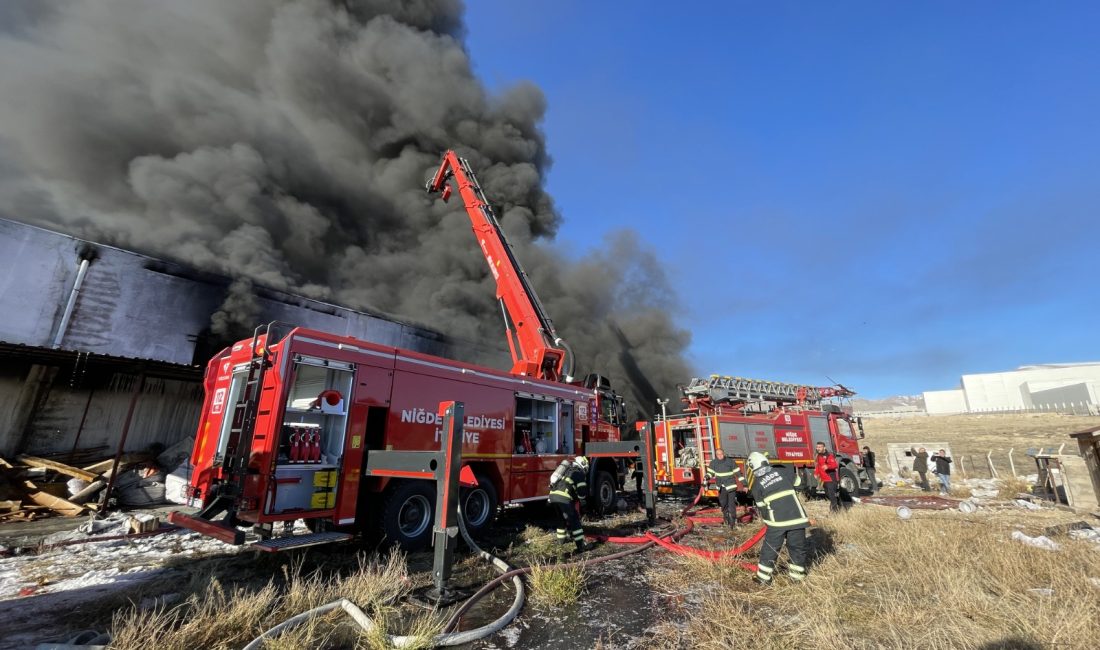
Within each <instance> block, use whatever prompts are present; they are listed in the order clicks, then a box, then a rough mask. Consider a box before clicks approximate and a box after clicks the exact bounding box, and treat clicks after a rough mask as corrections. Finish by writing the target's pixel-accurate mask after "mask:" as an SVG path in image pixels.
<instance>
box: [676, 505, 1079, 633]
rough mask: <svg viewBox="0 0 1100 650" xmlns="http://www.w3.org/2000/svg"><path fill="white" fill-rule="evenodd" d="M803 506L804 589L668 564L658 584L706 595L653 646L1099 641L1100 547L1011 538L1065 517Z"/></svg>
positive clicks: (680, 562) (687, 563) (696, 565)
mask: <svg viewBox="0 0 1100 650" xmlns="http://www.w3.org/2000/svg"><path fill="white" fill-rule="evenodd" d="M810 505H811V515H812V516H815V517H816V518H817V520H818V522H819V524H820V525H819V527H818V528H817V529H815V530H813V531H812V534H811V540H812V543H813V546H814V547H815V554H816V556H817V559H816V560H815V561H814V562H813V563H812V564H811V570H810V578H809V579H808V580H807V581H806V583H804V584H796V583H790V582H788V581H787V580H786V579H785V578H784V577H779V578H777V579H776V583H777V584H776V585H775V586H773V587H771V588H767V589H762V588H759V587H757V586H756V585H754V584H752V583H751V582H750V577H751V576H750V575H749V574H748V573H747V572H745V571H742V570H740V569H737V568H732V567H731V568H728V569H727V568H724V567H716V566H713V565H711V566H708V565H707V563H701V562H699V561H697V560H695V559H687V558H683V559H682V558H669V559H668V564H669V566H668V567H667V568H666V569H665V570H664V575H663V576H661V577H658V578H657V579H658V580H659V581H662V582H659V584H661V583H663V584H670V582H669V581H670V580H673V579H674V578H675V579H676V580H678V581H681V582H682V583H683V584H685V585H696V586H700V585H701V587H699V589H698V592H699V593H701V595H702V597H701V603H700V604H699V605H698V606H696V607H693V608H692V609H691V611H690V616H689V617H688V619H687V621H686V627H683V626H680V627H677V626H673V625H669V626H667V629H666V630H665V632H666V634H665V636H663V637H661V638H660V641H659V643H658V645H660V646H661V647H675V646H677V645H679V646H680V647H693V648H695V647H698V648H729V647H737V646H738V645H739V644H740V643H741V642H743V641H744V639H745V634H746V631H749V630H751V631H752V636H753V645H754V646H757V647H767V648H817V647H822V648H824V647H847V648H882V647H890V648H892V647H911V646H920V647H923V648H1002V647H1037V648H1039V647H1041V648H1047V647H1058V648H1088V647H1094V643H1095V640H1096V639H1097V638H1100V586H1098V585H1097V584H1096V583H1094V582H1092V581H1091V580H1090V579H1092V580H1097V581H1100V551H1098V550H1097V548H1096V546H1095V545H1094V544H1090V543H1087V542H1078V541H1074V540H1071V539H1069V538H1068V537H1062V538H1059V539H1058V540H1057V541H1058V543H1059V544H1061V545H1062V550H1061V551H1058V552H1050V551H1045V550H1041V549H1036V548H1032V547H1029V546H1026V545H1024V544H1020V543H1018V542H1016V541H1013V540H1011V539H1010V538H1009V534H1010V533H1011V531H1012V530H1014V529H1015V528H1017V527H1021V526H1022V527H1023V529H1024V531H1025V532H1027V533H1028V534H1031V535H1035V534H1038V533H1041V532H1042V529H1043V528H1044V527H1045V526H1049V525H1050V524H1052V523H1056V522H1064V521H1067V520H1072V519H1073V518H1074V515H1072V514H1069V513H1065V512H1062V511H1057V510H1053V509H1050V510H1044V511H1040V512H1036V513H1031V512H1027V513H1025V512H1023V511H1021V510H1019V509H1016V508H1011V509H1009V508H1004V509H997V508H983V509H981V510H979V511H978V512H977V513H975V514H972V515H963V514H962V513H959V512H956V511H944V512H932V511H918V512H916V513H914V516H913V518H912V519H911V520H910V521H906V522H902V521H900V520H898V518H897V517H896V515H895V514H894V512H893V510H892V509H888V508H882V507H875V506H859V507H856V508H854V509H852V510H851V511H849V512H847V513H843V514H838V515H828V516H823V515H820V514H818V513H819V512H820V510H821V504H820V502H815V503H812V504H810ZM1077 518H1079V517H1077ZM784 556H785V554H784ZM782 563H783V560H782V559H781V562H780V568H782V565H783V564H782ZM1030 589H1052V590H1053V594H1052V595H1044V594H1043V593H1041V592H1032V591H1029V590H1030ZM1028 644H1033V645H1028Z"/></svg>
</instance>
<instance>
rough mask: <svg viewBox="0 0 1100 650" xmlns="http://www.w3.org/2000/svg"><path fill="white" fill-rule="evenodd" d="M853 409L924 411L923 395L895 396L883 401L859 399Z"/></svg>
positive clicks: (853, 404) (853, 403)
mask: <svg viewBox="0 0 1100 650" xmlns="http://www.w3.org/2000/svg"><path fill="white" fill-rule="evenodd" d="M852 408H853V409H854V410H856V411H912V410H918V411H923V410H924V396H923V395H894V396H893V397H883V398H882V399H863V398H861V397H857V398H855V399H853V400H852Z"/></svg>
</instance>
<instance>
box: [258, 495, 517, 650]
mask: <svg viewBox="0 0 1100 650" xmlns="http://www.w3.org/2000/svg"><path fill="white" fill-rule="evenodd" d="M458 530H459V532H460V533H462V539H464V540H465V541H466V544H468V545H469V546H470V548H471V549H472V550H473V551H474V553H476V554H477V555H478V556H479V557H481V558H483V559H485V560H488V561H489V562H490V563H491V564H492V565H493V567H494V568H495V569H496V570H498V571H500V572H501V574H502V575H501V576H498V577H497V578H496V579H495V580H493V581H492V582H493V583H495V584H494V586H495V585H496V584H500V583H501V582H503V581H504V580H506V579H507V578H509V577H510V578H512V584H513V585H515V588H516V597H515V599H513V601H512V606H511V607H509V608H508V611H507V612H505V613H504V615H503V616H501V617H500V618H498V619H496V620H495V621H493V622H491V623H489V624H487V625H483V626H481V627H479V628H475V629H473V630H466V631H463V632H454V631H453V629H454V628H453V627H449V628H448V627H444V631H443V633H442V634H437V635H436V636H435V637H434V638H433V639H432V645H433V647H440V646H455V645H462V644H464V643H470V642H472V641H477V640H478V639H483V638H485V637H487V636H489V635H491V634H495V633H497V632H499V631H500V630H502V629H504V627H505V626H506V625H508V624H509V623H511V622H512V619H514V618H515V617H516V616H517V615H518V614H519V610H520V609H522V608H523V599H524V590H523V580H521V579H520V577H519V576H520V573H519V572H517V571H514V570H512V567H511V566H510V565H509V564H508V563H507V562H505V561H504V560H502V559H500V558H498V557H496V556H495V555H493V554H491V553H489V552H487V551H484V550H482V549H481V547H479V546H478V545H477V543H476V542H474V540H473V538H471V537H470V533H469V532H467V531H466V524H465V522H463V517H462V513H461V508H460V511H459V516H458ZM482 591H484V592H485V593H488V591H485V587H482V589H481V591H478V593H476V594H474V595H473V596H471V597H470V598H469V599H468V600H467V601H466V603H464V604H463V607H466V605H467V604H469V605H470V606H472V603H473V602H476V599H479V598H480V597H479V595H478V594H481V595H482V596H484V594H483V593H482ZM337 608H340V609H342V610H344V611H345V612H346V613H347V614H348V615H349V616H351V618H352V620H354V621H355V622H356V623H357V624H358V625H359V627H361V628H362V629H363V631H364V632H370V631H371V630H373V629H374V628H375V627H376V626H377V624H376V623H375V622H374V621H372V620H371V619H370V617H369V616H367V615H366V614H365V613H364V612H363V610H362V609H360V608H359V607H358V606H357V605H356V604H355V603H353V602H351V601H350V600H348V599H346V598H341V599H339V600H335V601H333V602H331V603H327V604H325V605H321V606H320V607H315V608H313V609H311V610H309V611H306V612H302V613H301V614H298V615H297V616H293V617H291V618H288V619H287V620H285V621H283V622H282V623H279V624H278V625H276V626H275V627H273V628H271V629H269V630H267V631H266V632H264V633H263V634H261V635H260V636H258V637H256V638H255V639H253V640H252V642H251V643H249V644H248V645H246V646H245V647H244V650H259V649H260V648H262V647H263V645H264V642H266V641H267V640H269V639H273V638H275V637H277V636H279V635H280V634H282V633H283V632H285V631H286V630H289V629H290V628H293V627H295V626H297V625H300V624H302V623H304V622H306V621H308V620H309V619H311V618H313V617H314V616H319V615H321V614H325V613H327V612H330V611H333V610H335V609H337ZM459 611H460V612H461V611H464V610H462V609H461V608H460V610H459ZM452 621H455V625H457V619H456V617H452ZM450 625H451V624H450V622H448V626H450ZM389 639H390V643H391V644H392V645H393V647H395V648H404V647H408V646H410V645H414V644H418V643H420V642H421V639H419V638H417V637H410V636H394V635H390V637H389Z"/></svg>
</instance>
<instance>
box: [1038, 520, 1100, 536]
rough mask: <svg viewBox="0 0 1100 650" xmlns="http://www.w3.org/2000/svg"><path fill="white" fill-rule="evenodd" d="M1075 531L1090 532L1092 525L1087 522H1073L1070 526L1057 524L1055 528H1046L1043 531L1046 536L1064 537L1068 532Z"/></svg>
mask: <svg viewBox="0 0 1100 650" xmlns="http://www.w3.org/2000/svg"><path fill="white" fill-rule="evenodd" d="M1075 530H1092V524H1090V523H1089V522H1087V521H1075V522H1073V523H1071V524H1059V525H1057V526H1047V527H1046V529H1044V530H1043V533H1044V534H1046V535H1052V536H1053V535H1065V534H1067V533H1069V532H1070V531H1075Z"/></svg>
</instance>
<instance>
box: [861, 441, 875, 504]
mask: <svg viewBox="0 0 1100 650" xmlns="http://www.w3.org/2000/svg"><path fill="white" fill-rule="evenodd" d="M863 471H865V472H867V478H869V479H871V494H874V493H875V492H878V479H876V478H875V452H873V451H871V448H870V447H864V448H863Z"/></svg>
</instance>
